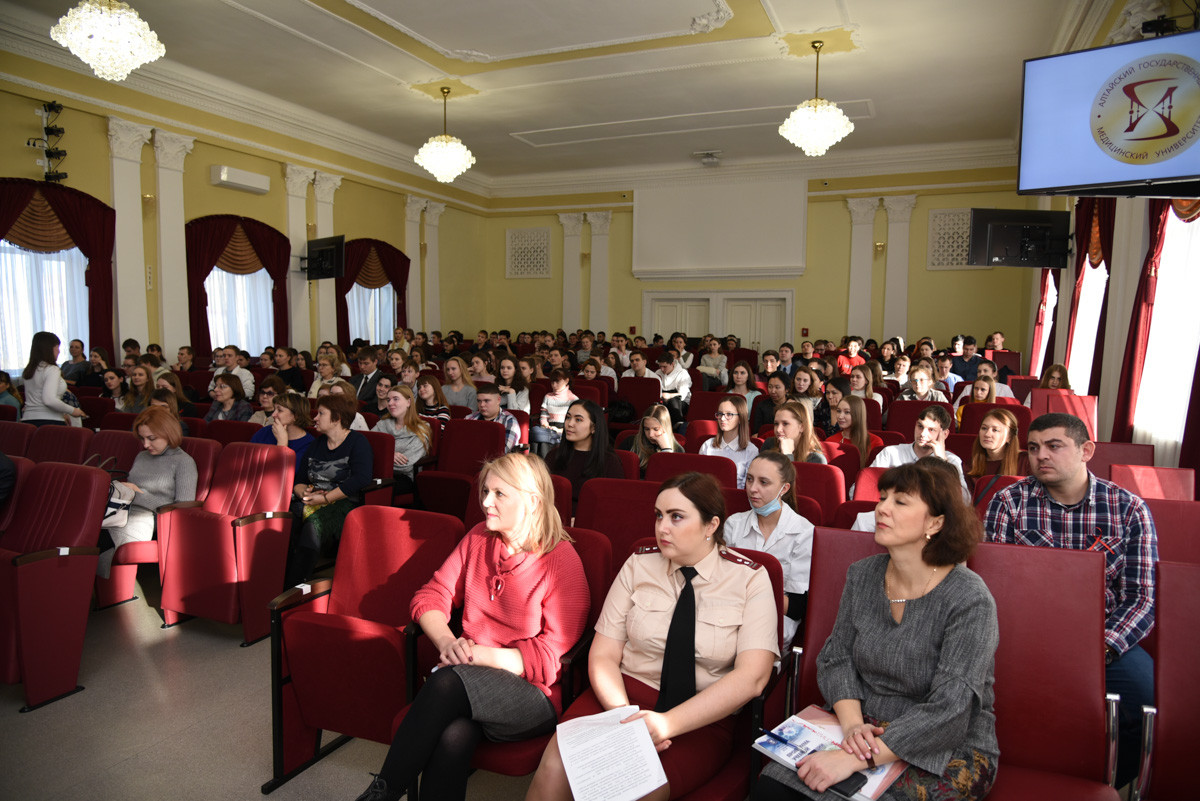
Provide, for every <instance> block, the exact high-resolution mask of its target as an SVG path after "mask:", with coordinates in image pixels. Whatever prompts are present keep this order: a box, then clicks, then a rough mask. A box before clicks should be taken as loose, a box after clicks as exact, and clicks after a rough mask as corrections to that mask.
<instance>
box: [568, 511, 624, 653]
mask: <svg viewBox="0 0 1200 801" xmlns="http://www.w3.org/2000/svg"><path fill="white" fill-rule="evenodd" d="M567 533H568V534H570V535H571V539H572V540H574V543H572V545H573V547H574V548H575V552H576V553H578V554H579V561H581V562H582V563H583V572H584V575H586V576H587V583H588V595H589V597H590V599H591V603H590V605H589V607H588V617H587V628H589V629H590V628H591V627H592V626H594V625H595V624H596V619H597V618H599V617H600V610H601V609H603V608H604V599H605V598H607V597H608V588H609V585H610V584H611V583H612V575H613V565H612V542H610V541H609V539H608V537H606V536H604V534H602V533H601V532H599V531H596V530H594V529H590V528H580V527H578V526H568V527H567Z"/></svg>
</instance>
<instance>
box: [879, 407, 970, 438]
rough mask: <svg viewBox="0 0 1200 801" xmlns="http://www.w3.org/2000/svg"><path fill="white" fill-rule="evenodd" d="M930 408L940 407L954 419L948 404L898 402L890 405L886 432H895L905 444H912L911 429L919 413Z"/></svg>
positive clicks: (952, 410)
mask: <svg viewBox="0 0 1200 801" xmlns="http://www.w3.org/2000/svg"><path fill="white" fill-rule="evenodd" d="M930 406H941V407H942V408H943V409H945V410H946V413H947V414H949V415H950V419H951V420H953V419H954V407H953V406H951V405H950V404H949V403H942V402H941V401H935V402H929V401H919V400H898V401H895V402H894V403H892V405H891V407H890V408H889V409H888V420H887V430H888V431H895V432H896V433H897V434H899V435H900V436H902V437H904V441H905V442H912V437H913V429H914V428H915V427H916V425H917V418H919V417H920V416H921V412H923V411H925V409H927V408H929V407H930Z"/></svg>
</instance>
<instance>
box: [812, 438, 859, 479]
mask: <svg viewBox="0 0 1200 801" xmlns="http://www.w3.org/2000/svg"><path fill="white" fill-rule="evenodd" d="M821 451H822V452H824V454H825V458H826V460H828V462H829V464H831V465H833V466H834V467H836V468H837V469H839V470H841V471H842V476H843V479H844V483H845V485H846V486H847V487H853V486H854V482H855V481H857V480H858V471H859V470H861V469H862V459H861V458H860V457H859V454H858V448H857V447H855V446H854V445H851V444H850V443H848V442H837V441H834V440H828V439H827V440H822V441H821ZM870 463H871V462H870V460H869V459H868V461H867V464H870Z"/></svg>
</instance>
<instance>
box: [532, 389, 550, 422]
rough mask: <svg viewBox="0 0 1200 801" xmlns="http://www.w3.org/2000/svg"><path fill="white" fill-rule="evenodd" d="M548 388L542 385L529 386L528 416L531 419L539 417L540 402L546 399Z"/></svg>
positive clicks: (540, 411)
mask: <svg viewBox="0 0 1200 801" xmlns="http://www.w3.org/2000/svg"><path fill="white" fill-rule="evenodd" d="M548 391H549V390H548V388H547V387H546V386H545V385H544V384H538V383H536V382H535V383H533V384H530V385H529V414H530V416H531V417H540V416H541V413H542V401H543V400H545V399H546V393H547V392H548Z"/></svg>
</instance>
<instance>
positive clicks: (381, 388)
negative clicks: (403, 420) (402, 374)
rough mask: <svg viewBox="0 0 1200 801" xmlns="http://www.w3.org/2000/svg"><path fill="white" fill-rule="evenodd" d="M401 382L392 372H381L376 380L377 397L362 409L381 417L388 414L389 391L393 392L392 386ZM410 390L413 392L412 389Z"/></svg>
mask: <svg viewBox="0 0 1200 801" xmlns="http://www.w3.org/2000/svg"><path fill="white" fill-rule="evenodd" d="M399 383H400V380H399V379H398V378H396V376H394V375H392V374H391V373H383V372H381V373H380V374H379V379H378V380H377V381H376V382H375V397H373V398H371V400H369V401H367V403H366V404H365V405H364V406H363V407H362V410H363V411H364V412H367V413H369V414H373V415H375V416H376V417H380V418H381V417H383V416H384V415H386V414H387V413H388V404H387V397H388V393H389V392H391V390H392V387H394V386H396V385H397V384H399ZM409 391H410V392H411V391H412V390H409Z"/></svg>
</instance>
